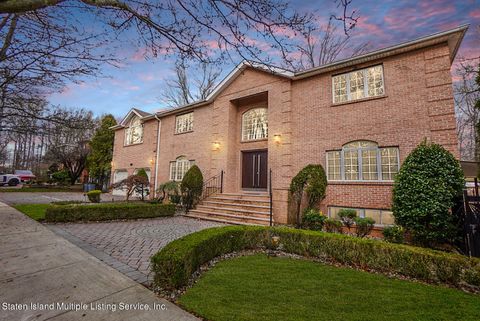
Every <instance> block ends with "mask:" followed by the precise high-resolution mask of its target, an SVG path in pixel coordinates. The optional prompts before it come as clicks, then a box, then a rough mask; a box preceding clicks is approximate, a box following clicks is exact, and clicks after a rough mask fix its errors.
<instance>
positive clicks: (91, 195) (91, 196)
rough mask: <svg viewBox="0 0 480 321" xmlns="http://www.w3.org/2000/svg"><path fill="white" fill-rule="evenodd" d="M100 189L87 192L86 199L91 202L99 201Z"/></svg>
mask: <svg viewBox="0 0 480 321" xmlns="http://www.w3.org/2000/svg"><path fill="white" fill-rule="evenodd" d="M101 194H102V191H101V190H98V189H94V190H92V191H90V192H88V193H87V197H88V200H89V201H90V202H92V203H100V195H101Z"/></svg>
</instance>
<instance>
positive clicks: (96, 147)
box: [88, 114, 117, 188]
mask: <svg viewBox="0 0 480 321" xmlns="http://www.w3.org/2000/svg"><path fill="white" fill-rule="evenodd" d="M116 124H117V121H116V120H115V117H113V116H112V115H110V114H109V115H105V116H103V117H102V120H101V124H100V127H99V128H98V129H97V131H96V132H95V135H94V136H93V138H92V141H91V142H90V148H91V153H90V155H89V157H88V170H89V175H90V177H92V178H93V179H95V180H96V182H97V184H98V185H99V187H100V188H102V187H103V185H104V184H105V183H106V181H107V179H108V178H109V177H110V171H111V169H112V165H111V163H112V157H113V141H114V138H115V132H114V131H113V130H111V129H110V127H112V126H115V125H116Z"/></svg>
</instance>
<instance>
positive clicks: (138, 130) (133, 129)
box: [125, 117, 143, 145]
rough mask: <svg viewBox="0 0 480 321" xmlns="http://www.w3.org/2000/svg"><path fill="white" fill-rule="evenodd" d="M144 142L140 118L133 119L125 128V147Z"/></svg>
mask: <svg viewBox="0 0 480 321" xmlns="http://www.w3.org/2000/svg"><path fill="white" fill-rule="evenodd" d="M141 142H143V124H142V121H141V120H140V118H139V117H133V118H132V120H131V121H130V123H129V124H128V127H127V128H125V145H133V144H139V143H141Z"/></svg>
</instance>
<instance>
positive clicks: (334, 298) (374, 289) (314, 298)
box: [178, 254, 480, 321]
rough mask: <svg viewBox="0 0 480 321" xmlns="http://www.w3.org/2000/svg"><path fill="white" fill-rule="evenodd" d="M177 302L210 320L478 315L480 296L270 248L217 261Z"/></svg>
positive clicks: (470, 317) (456, 317) (475, 317)
mask: <svg viewBox="0 0 480 321" xmlns="http://www.w3.org/2000/svg"><path fill="white" fill-rule="evenodd" d="M178 303H179V304H180V305H181V306H182V307H183V308H185V309H186V310H188V311H190V312H192V313H194V314H196V315H199V316H201V317H203V318H205V319H207V320H211V321H220V320H243V321H247V320H251V321H256V320H282V321H286V320H292V321H293V320H328V321H331V320H342V321H347V320H382V321H385V320H401V321H404V320H463V321H465V320H472V321H473V320H478V315H479V314H478V313H479V311H480V296H478V295H475V294H470V293H464V292H462V291H459V290H456V289H451V288H447V287H442V286H434V285H426V284H421V283H415V282H410V281H403V280H397V279H392V278H388V277H386V276H383V275H379V274H372V273H367V272H363V271H358V270H353V269H348V268H341V267H335V266H331V265H325V264H321V263H318V262H312V261H308V260H301V259H293V258H289V257H271V256H267V255H264V254H256V255H250V256H242V257H238V258H233V259H229V260H224V261H221V262H219V263H217V264H216V265H215V266H214V267H213V268H212V269H211V270H209V271H207V272H206V273H205V274H203V275H202V277H201V278H200V279H199V280H198V281H197V282H196V283H195V285H194V286H193V287H192V288H189V289H188V290H187V291H186V293H185V294H183V295H182V296H181V297H180V298H179V300H178Z"/></svg>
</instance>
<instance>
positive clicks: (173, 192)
mask: <svg viewBox="0 0 480 321" xmlns="http://www.w3.org/2000/svg"><path fill="white" fill-rule="evenodd" d="M157 194H158V195H159V196H158V198H157V201H158V202H160V203H162V202H165V201H170V202H172V203H174V204H178V203H180V183H179V182H175V181H168V182H165V183H162V184H160V186H158V189H157ZM174 200H175V201H174Z"/></svg>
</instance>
